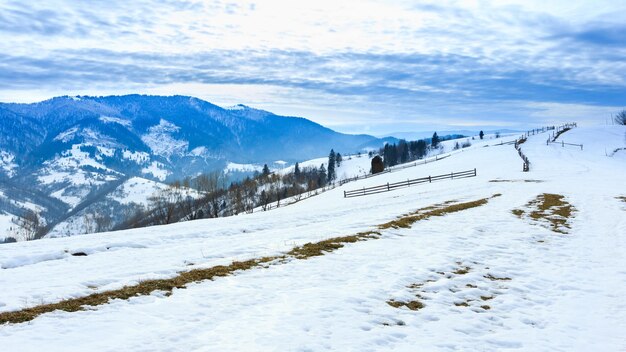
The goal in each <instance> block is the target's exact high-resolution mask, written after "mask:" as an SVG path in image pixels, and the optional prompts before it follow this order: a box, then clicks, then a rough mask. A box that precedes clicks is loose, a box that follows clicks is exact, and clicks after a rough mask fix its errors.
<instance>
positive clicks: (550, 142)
mask: <svg viewBox="0 0 626 352" xmlns="http://www.w3.org/2000/svg"><path fill="white" fill-rule="evenodd" d="M548 144H560V145H561V147H565V146H566V145H571V146H575V147H580V150H583V145H582V144H575V143H565V142H563V141H560V142H552V141H551V140H550V139H548V140H547V141H546V145H548Z"/></svg>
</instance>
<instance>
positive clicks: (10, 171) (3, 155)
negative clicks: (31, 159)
mask: <svg viewBox="0 0 626 352" xmlns="http://www.w3.org/2000/svg"><path fill="white" fill-rule="evenodd" d="M17 167H18V165H17V164H16V163H15V155H13V154H12V153H9V152H5V151H0V168H1V169H2V170H4V172H5V173H6V174H7V176H9V177H13V176H15V174H16V173H17V171H16V170H15V169H16V168H17Z"/></svg>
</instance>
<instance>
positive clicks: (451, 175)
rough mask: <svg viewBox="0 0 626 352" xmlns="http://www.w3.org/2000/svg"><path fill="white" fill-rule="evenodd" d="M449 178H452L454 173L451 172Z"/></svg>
mask: <svg viewBox="0 0 626 352" xmlns="http://www.w3.org/2000/svg"><path fill="white" fill-rule="evenodd" d="M450 179H451V180H452V179H454V173H453V172H451V173H450Z"/></svg>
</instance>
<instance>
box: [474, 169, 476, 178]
mask: <svg viewBox="0 0 626 352" xmlns="http://www.w3.org/2000/svg"><path fill="white" fill-rule="evenodd" d="M474 176H476V168H474Z"/></svg>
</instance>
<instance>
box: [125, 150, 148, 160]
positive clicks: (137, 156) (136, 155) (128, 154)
mask: <svg viewBox="0 0 626 352" xmlns="http://www.w3.org/2000/svg"><path fill="white" fill-rule="evenodd" d="M122 158H124V159H127V160H133V161H135V162H137V164H143V163H145V162H147V161H149V160H150V154H148V153H146V152H134V151H131V150H128V149H124V151H122Z"/></svg>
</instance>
